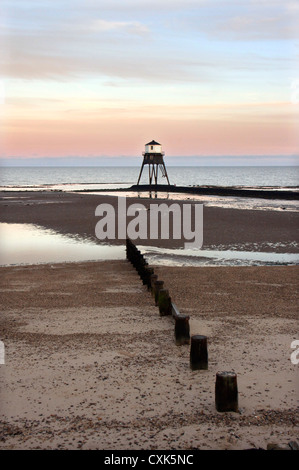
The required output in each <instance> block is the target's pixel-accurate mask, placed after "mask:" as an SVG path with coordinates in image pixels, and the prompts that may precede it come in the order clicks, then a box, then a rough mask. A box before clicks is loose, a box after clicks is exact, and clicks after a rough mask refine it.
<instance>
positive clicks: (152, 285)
mask: <svg viewBox="0 0 299 470" xmlns="http://www.w3.org/2000/svg"><path fill="white" fill-rule="evenodd" d="M157 280H158V276H157V274H152V275H151V291H152V294H153V295H154V284H155V282H156V281H157Z"/></svg>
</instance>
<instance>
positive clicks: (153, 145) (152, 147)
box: [137, 140, 170, 186]
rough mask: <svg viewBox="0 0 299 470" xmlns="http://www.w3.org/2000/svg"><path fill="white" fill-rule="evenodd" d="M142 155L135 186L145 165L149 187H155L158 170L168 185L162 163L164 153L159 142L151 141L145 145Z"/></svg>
mask: <svg viewBox="0 0 299 470" xmlns="http://www.w3.org/2000/svg"><path fill="white" fill-rule="evenodd" d="M142 155H143V162H142V165H141V169H140V173H139V178H138V181H137V185H138V184H139V181H140V178H141V175H142V172H143V168H144V166H145V165H148V177H149V184H150V186H151V185H152V184H155V185H157V184H158V172H159V169H160V172H161V174H162V177H163V178H166V179H167V182H168V184H170V183H169V179H168V175H167V171H166V167H165V163H164V158H163V157H164V152H162V145H161V144H159V142H156V141H155V140H152V141H151V142H149V143H148V144H145V152H143V153H142Z"/></svg>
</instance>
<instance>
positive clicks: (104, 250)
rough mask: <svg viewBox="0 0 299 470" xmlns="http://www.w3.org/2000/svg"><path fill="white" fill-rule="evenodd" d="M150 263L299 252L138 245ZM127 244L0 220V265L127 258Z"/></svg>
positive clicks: (249, 261)
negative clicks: (187, 248)
mask: <svg viewBox="0 0 299 470" xmlns="http://www.w3.org/2000/svg"><path fill="white" fill-rule="evenodd" d="M139 248H140V250H141V251H142V252H143V253H144V254H145V256H146V259H147V260H148V262H149V264H156V265H166V266H250V265H273V264H275V265H293V264H298V263H299V254H293V253H268V252H267V253H263V252H254V251H237V250H224V251H216V250H196V249H194V250H183V249H180V250H171V249H161V248H157V247H148V246H139ZM125 257H126V252H125V245H121V246H111V245H107V244H104V243H98V244H97V243H95V242H93V241H91V240H86V239H83V238H80V237H70V236H66V235H61V234H58V233H56V232H54V231H53V230H48V229H44V228H42V227H38V226H35V225H31V224H4V223H2V224H1V223H0V266H8V265H20V264H21V265H22V264H25V265H28V264H41V263H42V264H45V263H62V262H78V261H105V260H121V259H125Z"/></svg>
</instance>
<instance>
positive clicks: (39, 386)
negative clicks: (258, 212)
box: [0, 260, 298, 450]
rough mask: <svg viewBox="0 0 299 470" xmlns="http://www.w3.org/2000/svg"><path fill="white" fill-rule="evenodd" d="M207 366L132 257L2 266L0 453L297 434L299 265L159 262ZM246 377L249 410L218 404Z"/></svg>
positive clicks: (212, 445) (203, 443) (267, 439)
mask: <svg viewBox="0 0 299 470" xmlns="http://www.w3.org/2000/svg"><path fill="white" fill-rule="evenodd" d="M155 271H156V272H157V273H158V275H159V278H160V279H163V280H164V282H165V284H166V286H167V287H168V288H169V290H170V293H171V295H172V298H173V301H175V303H176V305H177V306H178V308H179V309H180V311H181V313H187V314H188V315H190V329H191V335H192V334H204V335H207V336H208V352H209V368H208V370H202V371H191V369H190V365H189V345H183V346H176V345H175V341H174V321H173V319H172V317H161V316H160V315H159V310H158V308H157V307H156V306H155V305H154V300H153V298H152V296H151V294H150V292H148V291H147V289H146V287H145V286H143V284H142V282H141V280H140V278H139V276H138V274H137V273H136V271H135V270H134V268H133V267H132V265H131V264H130V263H129V262H128V261H126V260H124V261H113V262H98V263H94V262H89V263H69V264H56V265H39V266H38V265H37V266H23V267H20V266H19V267H17V266H16V267H7V268H2V277H1V278H2V280H1V306H2V307H1V310H2V322H1V338H2V339H3V341H4V344H5V353H6V364H5V365H1V366H0V376H1V410H0V413H1V441H0V448H1V449H104V450H120V449H126V450H127V449H130V450H134V449H135V450H140V449H148V450H151V449H156V450H157V449H176V450H186V449H207V450H209V449H213V450H224V449H233V450H235V449H249V448H267V445H269V444H271V443H276V444H280V445H283V446H287V445H288V443H289V442H290V441H294V440H296V439H298V408H297V406H298V366H296V365H294V364H292V362H291V360H290V356H291V353H292V352H293V350H292V349H291V347H290V345H291V342H292V341H293V340H294V339H296V338H297V337H298V334H297V333H298V318H297V306H298V297H297V293H296V286H297V282H298V268H297V267H296V266H295V267H272V266H271V267H258V268H257V267H238V268H235V267H219V268H218V267H214V268H174V267H172V268H165V267H163V268H162V267H156V268H155ZM223 370H232V371H235V372H236V373H237V377H238V389H239V408H240V409H239V413H235V412H227V413H220V412H217V411H216V409H215V397H214V387H215V375H216V372H218V371H223Z"/></svg>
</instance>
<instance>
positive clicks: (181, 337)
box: [171, 302, 190, 346]
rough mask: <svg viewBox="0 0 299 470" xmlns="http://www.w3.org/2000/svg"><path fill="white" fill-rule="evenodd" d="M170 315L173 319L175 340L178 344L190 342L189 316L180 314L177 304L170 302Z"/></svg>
mask: <svg viewBox="0 0 299 470" xmlns="http://www.w3.org/2000/svg"><path fill="white" fill-rule="evenodd" d="M171 310H172V316H173V318H174V321H175V326H174V335H175V342H176V344H177V345H178V346H180V345H182V344H189V343H190V326H189V318H190V317H189V316H188V315H182V314H181V313H180V312H179V310H178V308H177V306H176V305H175V304H174V303H173V302H172V304H171Z"/></svg>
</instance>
